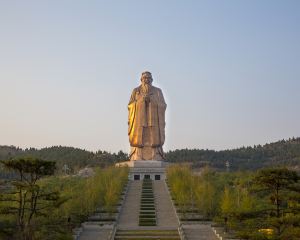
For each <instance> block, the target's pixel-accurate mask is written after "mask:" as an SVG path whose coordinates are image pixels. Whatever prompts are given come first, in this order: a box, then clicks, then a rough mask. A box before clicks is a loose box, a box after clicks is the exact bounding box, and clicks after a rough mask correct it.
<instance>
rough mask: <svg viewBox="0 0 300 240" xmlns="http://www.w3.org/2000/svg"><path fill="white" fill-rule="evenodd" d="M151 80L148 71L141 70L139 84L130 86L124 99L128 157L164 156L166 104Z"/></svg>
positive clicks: (160, 157) (161, 157) (157, 157)
mask: <svg viewBox="0 0 300 240" xmlns="http://www.w3.org/2000/svg"><path fill="white" fill-rule="evenodd" d="M152 81H153V79H152V75H151V73H150V72H143V73H142V76H141V85H140V86H138V87H137V88H135V89H133V91H132V94H131V97H130V100H129V103H128V136H129V142H130V146H131V152H130V160H159V161H161V160H164V153H163V148H162V146H163V144H164V142H165V125H166V123H165V111H166V107H167V104H166V103H165V100H164V96H163V94H162V91H161V89H159V88H157V87H154V86H152Z"/></svg>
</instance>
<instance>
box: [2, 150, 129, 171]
mask: <svg viewBox="0 0 300 240" xmlns="http://www.w3.org/2000/svg"><path fill="white" fill-rule="evenodd" d="M22 156H33V157H38V158H41V159H44V160H49V161H55V162H56V166H57V171H58V172H62V171H64V170H63V168H64V166H65V165H66V167H68V168H69V170H70V172H75V171H77V170H78V169H80V168H83V167H85V166H87V165H89V166H101V167H105V166H108V165H112V164H115V163H116V162H120V161H126V160H127V159H128V155H127V154H126V153H124V152H122V151H119V152H118V153H117V154H116V153H109V152H106V151H98V152H96V153H94V152H90V151H86V150H82V149H79V148H73V147H63V146H54V147H47V148H42V149H35V148H29V149H24V150H23V149H21V148H17V147H15V146H0V160H5V159H9V158H15V157H22Z"/></svg>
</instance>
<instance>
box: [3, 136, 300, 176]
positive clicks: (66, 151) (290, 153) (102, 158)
mask: <svg viewBox="0 0 300 240" xmlns="http://www.w3.org/2000/svg"><path fill="white" fill-rule="evenodd" d="M19 156H34V157H39V158H42V159H44V160H51V161H55V162H56V163H57V169H58V172H61V171H63V170H62V169H63V167H64V166H65V164H66V165H67V166H68V167H69V168H70V171H71V172H76V171H77V170H78V169H80V168H83V167H85V166H87V165H88V166H102V167H104V166H107V165H113V164H115V163H116V162H120V161H126V160H128V155H127V154H126V153H124V152H122V151H119V152H118V153H109V152H106V151H98V152H90V151H87V150H82V149H79V148H73V147H63V146H54V147H49V148H42V149H35V148H29V149H21V148H17V147H14V146H0V160H5V159H9V158H13V157H19ZM166 158H167V160H168V161H170V162H178V163H179V162H190V163H192V164H193V166H194V167H199V166H205V165H209V166H211V167H213V168H217V169H220V170H224V169H226V162H228V163H229V168H230V170H254V169H258V168H261V167H268V166H275V165H288V166H293V167H294V168H296V169H297V168H298V169H300V138H292V139H289V140H281V141H278V142H274V143H270V144H265V145H263V146H261V145H257V146H253V147H242V148H237V149H233V150H223V151H214V150H200V149H180V150H178V149H177V150H174V151H169V152H167V153H166Z"/></svg>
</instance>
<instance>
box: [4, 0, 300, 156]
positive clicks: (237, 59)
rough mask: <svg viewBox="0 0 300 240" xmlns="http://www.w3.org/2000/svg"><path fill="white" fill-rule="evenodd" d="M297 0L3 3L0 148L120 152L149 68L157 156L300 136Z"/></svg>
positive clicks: (299, 61) (127, 143)
mask: <svg viewBox="0 0 300 240" xmlns="http://www.w3.org/2000/svg"><path fill="white" fill-rule="evenodd" d="M299 7H300V2H299V1H292V0H290V1H263V2H262V1H235V0H234V1H230V2H229V1H227V2H224V1H185V2H179V1H178V2H174V1H163V2H162V1H151V2H141V1H136V0H135V1H134V0H132V1H128V2H127V1H126V2H123V1H122V2H118V3H116V2H104V1H89V2H85V3H83V2H81V1H59V2H58V1H43V2H41V1H33V0H30V1H26V2H22V1H8V2H1V3H0V27H1V38H0V52H1V58H0V83H1V85H0V86H1V89H0V91H1V92H0V109H1V115H0V145H14V146H19V147H21V148H26V147H27V148H29V147H34V148H43V147H50V146H58V145H62V146H72V147H77V148H81V149H87V150H92V151H97V150H106V151H110V152H116V151H118V150H123V151H125V152H128V150H129V142H128V136H127V103H128V100H129V97H130V94H131V91H132V89H133V88H135V87H137V86H138V85H139V79H140V74H141V73H142V72H143V71H145V70H148V71H150V72H152V75H153V78H154V81H153V85H154V86H157V87H160V88H161V89H162V91H163V93H164V95H165V98H166V102H167V104H168V107H167V112H166V114H167V118H166V143H165V145H164V149H165V151H168V150H174V149H182V148H199V149H214V150H222V149H233V148H239V147H242V146H253V145H258V144H261V145H263V144H265V143H270V142H274V141H278V140H281V139H288V138H292V137H298V136H300V124H299V122H300V111H299V103H300V94H299V89H300V44H299V42H300V30H299V26H298V25H299V22H300V14H299V9H300V8H299Z"/></svg>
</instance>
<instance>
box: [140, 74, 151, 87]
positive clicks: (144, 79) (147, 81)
mask: <svg viewBox="0 0 300 240" xmlns="http://www.w3.org/2000/svg"><path fill="white" fill-rule="evenodd" d="M141 82H142V84H150V85H151V84H152V82H153V78H152V74H151V72H143V73H142V76H141Z"/></svg>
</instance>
